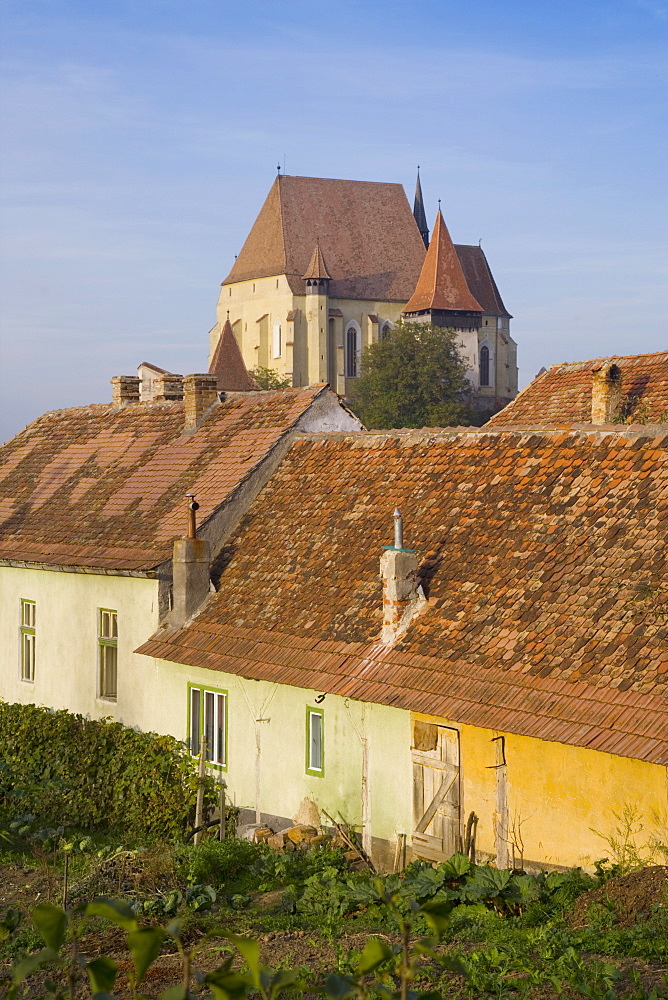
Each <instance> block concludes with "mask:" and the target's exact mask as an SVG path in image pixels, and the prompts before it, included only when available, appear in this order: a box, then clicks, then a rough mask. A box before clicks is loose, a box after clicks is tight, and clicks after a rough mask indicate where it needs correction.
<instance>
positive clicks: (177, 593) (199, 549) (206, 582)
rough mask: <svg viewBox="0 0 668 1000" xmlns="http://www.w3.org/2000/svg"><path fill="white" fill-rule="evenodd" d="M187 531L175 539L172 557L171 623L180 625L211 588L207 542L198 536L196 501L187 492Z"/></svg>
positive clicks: (197, 507)
mask: <svg viewBox="0 0 668 1000" xmlns="http://www.w3.org/2000/svg"><path fill="white" fill-rule="evenodd" d="M187 499H188V535H187V537H186V538H176V539H175V540H174V553H173V557H172V610H171V612H170V614H169V621H170V624H172V625H176V626H177V627H178V628H180V627H181V626H182V625H184V624H185V622H186V621H187V620H188V619H189V618H190V617H191V616H192V615H194V614H195V612H196V611H198V610H199V608H201V606H202V604H203V603H204V601H205V600H206V597H207V595H208V594H209V592H210V589H211V587H210V576H209V563H210V561H211V551H210V545H209V543H208V542H207V541H206V540H205V539H204V538H197V526H196V520H195V516H196V511H197V510H198V509H199V504H198V503H197V502H196V500H195V497H194V495H193V494H188V497H187Z"/></svg>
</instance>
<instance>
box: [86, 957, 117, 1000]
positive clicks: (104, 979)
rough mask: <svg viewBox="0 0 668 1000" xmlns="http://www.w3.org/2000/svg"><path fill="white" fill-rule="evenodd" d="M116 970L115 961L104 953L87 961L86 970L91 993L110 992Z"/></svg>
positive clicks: (114, 980)
mask: <svg viewBox="0 0 668 1000" xmlns="http://www.w3.org/2000/svg"><path fill="white" fill-rule="evenodd" d="M116 971H117V969H116V963H115V962H112V960H111V959H110V958H108V957H107V956H106V955H100V957H99V958H96V959H94V960H93V961H92V962H88V963H87V965H86V972H87V973H88V980H89V982H90V988H91V991H92V992H93V995H97V994H99V993H111V991H112V990H113V988H114V983H115V982H116Z"/></svg>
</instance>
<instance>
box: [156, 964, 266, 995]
mask: <svg viewBox="0 0 668 1000" xmlns="http://www.w3.org/2000/svg"><path fill="white" fill-rule="evenodd" d="M225 965H227V963H225ZM204 982H205V983H206V984H207V986H209V988H210V989H211V992H212V993H213V995H214V997H215V998H216V1000H243V998H244V997H245V996H246V994H247V993H248V991H249V990H250V989H251V987H252V985H253V984H252V982H251V980H250V978H249V977H248V976H244V975H242V974H241V973H240V972H234V971H232V970H231V969H229V968H225V967H223V968H222V969H216V970H215V972H209V973H208V974H207V975H206V976H205V977H204ZM161 1000H162V998H161ZM166 1000H170V998H166Z"/></svg>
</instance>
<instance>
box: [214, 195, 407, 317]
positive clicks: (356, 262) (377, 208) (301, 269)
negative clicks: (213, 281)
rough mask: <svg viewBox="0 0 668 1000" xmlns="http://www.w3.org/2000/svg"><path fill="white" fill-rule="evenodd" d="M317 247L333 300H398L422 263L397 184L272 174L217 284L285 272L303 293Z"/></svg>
mask: <svg viewBox="0 0 668 1000" xmlns="http://www.w3.org/2000/svg"><path fill="white" fill-rule="evenodd" d="M318 242H319V243H320V246H321V248H322V252H323V254H324V256H325V259H326V261H327V268H328V270H329V273H330V274H331V276H332V281H331V284H330V288H329V293H330V295H332V296H334V297H336V298H348V297H349V298H362V299H381V300H387V301H397V302H405V301H406V300H407V299H408V298H409V297H410V296H411V295H412V293H413V289H414V288H415V283H416V282H417V279H418V276H419V274H420V268H421V267H422V261H423V260H424V254H425V251H424V244H423V242H422V239H421V237H420V234H419V232H418V229H417V226H416V224H415V219H414V218H413V214H412V212H411V210H410V206H409V204H408V201H407V199H406V195H405V193H404V189H403V187H402V186H401V184H381V183H376V182H371V181H345V180H330V179H328V178H323V177H290V176H280V177H277V178H276V180H275V181H274V184H273V186H272V188H271V190H270V192H269V194H268V196H267V200H266V201H265V203H264V205H263V206H262V209H261V211H260V214H259V215H258V217H257V219H256V220H255V223H254V225H253V228H252V229H251V231H250V233H249V235H248V238H247V239H246V242H245V243H244V245H243V247H242V248H241V251H240V253H239V256H238V257H237V260H236V261H235V263H234V267H233V268H232V270H231V271H230V273H229V274H228V276H227V278H225V281H224V282H223V284H224V285H227V284H231V283H232V282H236V281H246V280H249V279H253V278H262V277H269V276H271V275H274V274H285V275H286V276H287V277H288V280H289V281H290V284H291V287H292V290H293V292H294V293H295V294H300V295H303V294H304V291H305V285H304V279H303V277H302V276H303V274H304V273H305V271H306V269H307V267H308V265H309V261H310V258H311V255H312V253H313V247H314V246H315V245H316V244H317V243H318Z"/></svg>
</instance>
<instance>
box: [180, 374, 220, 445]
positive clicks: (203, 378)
mask: <svg viewBox="0 0 668 1000" xmlns="http://www.w3.org/2000/svg"><path fill="white" fill-rule="evenodd" d="M183 391H184V398H185V411H186V425H185V429H186V430H187V431H195V430H197V428H198V427H199V426H200V424H201V423H202V421H203V420H204V419H205V417H206V416H207V414H208V413H209V410H210V409H211V407H212V406H214V404H216V403H218V402H219V400H218V381H217V379H216V376H215V375H186V377H185V378H184V380H183Z"/></svg>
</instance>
